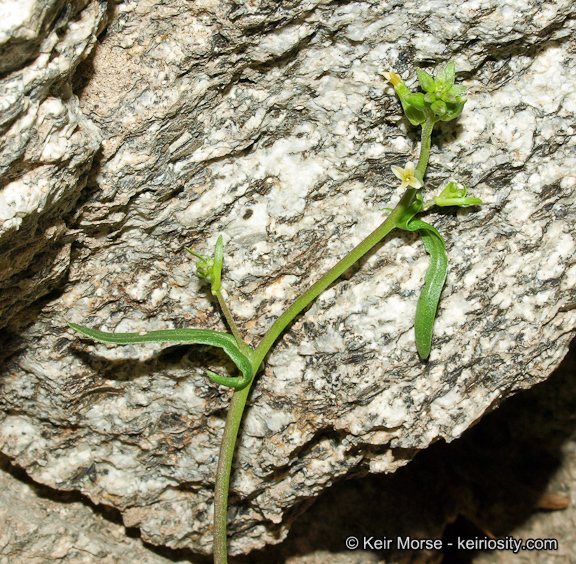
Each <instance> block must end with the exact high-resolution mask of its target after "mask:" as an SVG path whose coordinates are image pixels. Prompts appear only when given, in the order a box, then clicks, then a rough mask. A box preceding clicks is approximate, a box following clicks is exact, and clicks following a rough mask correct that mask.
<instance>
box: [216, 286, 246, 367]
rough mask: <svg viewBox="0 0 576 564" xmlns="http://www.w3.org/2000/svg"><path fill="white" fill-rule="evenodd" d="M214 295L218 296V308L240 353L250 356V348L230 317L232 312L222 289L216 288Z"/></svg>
mask: <svg viewBox="0 0 576 564" xmlns="http://www.w3.org/2000/svg"><path fill="white" fill-rule="evenodd" d="M214 295H215V296H216V297H217V298H218V303H219V304H220V309H221V310H222V313H223V314H224V317H225V318H226V322H227V323H228V327H230V329H231V330H232V334H233V335H234V338H235V339H236V342H237V343H238V347H239V348H240V351H241V352H242V354H244V355H245V356H247V357H248V358H250V356H251V354H252V349H251V348H250V347H249V346H248V345H247V344H246V342H245V341H244V339H243V338H242V335H241V334H240V331H238V327H237V326H236V323H235V321H234V318H233V317H232V313H231V312H230V309H229V308H228V304H227V303H226V300H225V299H224V296H223V295H222V291H220V290H218V291H216V292H214Z"/></svg>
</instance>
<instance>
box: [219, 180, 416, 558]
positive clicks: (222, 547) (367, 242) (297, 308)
mask: <svg viewBox="0 0 576 564" xmlns="http://www.w3.org/2000/svg"><path fill="white" fill-rule="evenodd" d="M415 196H416V189H415V188H408V189H407V190H406V192H404V195H403V196H402V198H401V199H400V201H399V202H398V205H397V206H396V207H395V208H394V210H393V211H392V213H391V214H390V215H389V216H388V217H387V218H386V220H385V221H384V222H383V223H382V224H381V225H380V226H379V227H378V228H376V229H375V230H374V231H373V232H372V233H370V235H368V237H366V238H365V239H364V240H363V241H362V242H361V243H360V244H358V245H357V246H356V247H355V248H354V249H353V250H352V251H350V253H348V254H347V255H346V256H345V257H344V258H343V259H342V260H340V261H339V262H338V263H337V264H336V265H335V266H334V267H332V268H331V269H330V270H329V271H328V272H327V273H326V274H325V275H324V276H322V278H320V280H318V282H316V283H315V284H313V285H312V286H311V287H310V288H308V290H307V291H306V292H304V294H302V295H301V296H300V297H299V298H298V299H296V301H295V302H294V303H293V304H292V305H291V306H290V307H289V308H288V309H287V310H286V311H285V312H284V313H283V314H282V315H281V316H280V317H279V318H278V319H277V320H276V321H275V322H274V324H273V325H272V327H270V329H269V330H268V332H267V333H266V335H264V337H263V339H262V341H261V342H260V344H259V345H258V347H257V348H256V350H255V351H254V353H253V355H252V356H251V362H252V368H253V371H254V374H256V372H257V371H258V369H259V368H260V364H261V363H262V361H263V360H264V357H265V356H266V355H267V354H268V351H269V350H270V348H271V347H272V345H273V344H274V343H275V341H276V339H277V338H278V337H279V336H280V334H281V333H282V331H283V330H284V329H285V328H286V326H287V325H288V324H289V323H290V322H291V321H292V320H293V319H294V318H295V317H296V316H297V315H298V314H299V313H300V312H301V311H302V310H303V309H304V308H306V307H307V306H308V305H309V304H310V303H311V302H312V301H314V299H315V298H317V297H318V296H319V295H320V294H321V293H322V292H323V291H324V290H325V289H326V288H328V286H330V284H332V282H334V281H335V280H336V279H337V278H339V277H340V276H341V275H342V274H343V273H344V272H345V271H346V270H348V269H349V268H350V267H351V266H352V265H353V264H354V263H355V262H356V261H357V260H359V259H360V258H362V256H364V255H365V254H366V253H367V252H368V251H369V250H370V249H371V248H372V247H373V246H374V245H376V244H377V243H378V242H379V241H380V240H381V239H382V238H383V237H385V236H386V235H387V234H388V233H390V231H392V229H394V228H395V227H396V226H397V224H398V222H399V221H400V219H401V218H402V216H403V214H404V213H405V211H406V210H407V209H408V207H409V206H410V204H411V203H412V202H413V201H414V198H415ZM222 302H223V300H222ZM222 302H220V305H222ZM224 305H225V304H224ZM222 310H223V311H224V312H226V311H227V308H225V307H223V308H222ZM224 315H225V316H226V313H225V314H224ZM226 319H227V321H228V324H229V325H230V326H231V328H233V327H235V326H234V325H233V324H232V323H233V322H232V323H230V321H229V320H228V317H227V316H226ZM234 335H235V336H236V333H234ZM236 338H237V339H238V337H236ZM242 342H243V341H242ZM250 387H251V383H250V384H249V385H248V386H246V387H245V388H242V389H241V390H236V391H235V392H234V395H233V396H232V401H231V402H230V408H229V410H228V417H227V419H226V425H225V427H224V435H223V437H222V442H221V443H220V454H219V457H218V469H217V470H216V485H215V490H214V545H213V547H214V564H227V562H228V548H227V540H226V529H227V513H228V492H229V487H230V474H231V471H232V460H233V458H234V450H235V447H236V439H237V437H238V431H239V429H240V423H241V422H242V415H243V413H244V407H245V406H246V400H247V399H248V396H249V394H250Z"/></svg>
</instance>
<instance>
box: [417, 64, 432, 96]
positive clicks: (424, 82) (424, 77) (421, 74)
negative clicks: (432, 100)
mask: <svg viewBox="0 0 576 564" xmlns="http://www.w3.org/2000/svg"><path fill="white" fill-rule="evenodd" d="M416 74H417V75H418V82H419V83H420V86H421V87H422V90H424V91H426V92H434V90H436V84H435V82H434V79H433V78H432V76H430V75H429V74H428V73H427V72H426V71H425V70H424V69H416Z"/></svg>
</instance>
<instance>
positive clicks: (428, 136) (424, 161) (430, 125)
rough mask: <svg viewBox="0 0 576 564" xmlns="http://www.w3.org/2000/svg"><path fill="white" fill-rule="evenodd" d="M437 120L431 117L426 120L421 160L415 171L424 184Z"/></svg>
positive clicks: (422, 137)
mask: <svg viewBox="0 0 576 564" xmlns="http://www.w3.org/2000/svg"><path fill="white" fill-rule="evenodd" d="M435 123H436V120H434V118H432V117H431V116H428V117H427V118H426V121H425V122H424V125H423V126H422V136H421V140H422V143H421V145H420V158H419V159H418V165H417V166H416V170H415V171H414V176H415V177H416V178H417V179H418V180H420V182H422V184H424V174H425V173H426V167H427V166H428V159H429V157H430V144H431V142H432V130H433V129H434V124H435Z"/></svg>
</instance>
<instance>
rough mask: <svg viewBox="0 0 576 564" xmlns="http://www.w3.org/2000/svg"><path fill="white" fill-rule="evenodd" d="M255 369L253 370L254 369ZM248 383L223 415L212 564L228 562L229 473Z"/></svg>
mask: <svg viewBox="0 0 576 564" xmlns="http://www.w3.org/2000/svg"><path fill="white" fill-rule="evenodd" d="M256 368H258V367H256ZM254 373H256V369H255V370H254ZM252 381H254V380H252ZM251 385H252V383H250V384H248V386H246V387H245V388H242V389H241V390H235V391H234V395H233V396H232V401H231V402H230V407H229V409H228V417H227V418H226V425H225V427H224V434H223V436H222V442H221V443H220V453H219V455H218V468H217V470H216V485H215V488H214V541H213V550H214V564H227V563H228V543H227V539H226V531H227V526H228V491H229V488H230V475H231V473H232V460H233V458H234V451H235V447H236V439H237V437H238V430H239V429H240V423H241V422H242V415H243V414H244V407H245V406H246V400H247V399H248V395H249V394H250V387H251Z"/></svg>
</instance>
